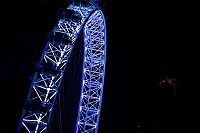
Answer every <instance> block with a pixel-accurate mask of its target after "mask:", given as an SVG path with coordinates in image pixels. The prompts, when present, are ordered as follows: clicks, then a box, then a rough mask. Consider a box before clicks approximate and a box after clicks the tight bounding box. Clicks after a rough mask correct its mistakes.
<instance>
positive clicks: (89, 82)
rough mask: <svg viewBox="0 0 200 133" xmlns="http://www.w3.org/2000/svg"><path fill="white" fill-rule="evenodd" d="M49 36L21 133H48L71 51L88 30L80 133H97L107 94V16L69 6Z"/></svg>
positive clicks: (91, 8)
mask: <svg viewBox="0 0 200 133" xmlns="http://www.w3.org/2000/svg"><path fill="white" fill-rule="evenodd" d="M65 12H66V14H64V15H62V18H61V19H59V20H58V23H57V24H56V25H55V27H54V28H53V30H52V32H51V33H49V36H48V40H47V42H46V47H45V48H44V51H43V54H42V56H41V58H40V60H39V62H38V64H37V65H36V72H35V75H34V77H33V80H32V84H31V87H30V91H29V94H28V97H27V99H26V102H25V107H24V109H23V113H22V117H21V120H20V122H19V127H18V131H17V132H18V133H19V132H22V131H25V132H28V133H45V132H46V131H47V128H48V125H49V122H50V119H51V114H52V112H53V108H54V103H55V101H56V97H57V94H58V93H59V89H60V86H61V84H62V82H63V76H64V74H65V69H66V67H67V64H68V60H69V58H70V55H71V52H72V50H73V47H74V44H75V43H76V39H77V37H78V36H79V33H80V31H81V30H84V46H85V49H84V60H83V74H82V88H81V96H80V104H79V105H80V108H79V111H78V119H77V126H76V133H96V132H97V127H98V121H99V114H100V113H99V112H100V108H101V100H102V94H103V82H104V71H105V58H106V51H105V50H106V28H105V20H104V16H103V13H102V12H101V11H100V10H95V7H94V6H75V5H69V6H68V7H67V8H66V9H65Z"/></svg>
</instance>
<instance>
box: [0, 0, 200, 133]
mask: <svg viewBox="0 0 200 133" xmlns="http://www.w3.org/2000/svg"><path fill="white" fill-rule="evenodd" d="M65 5H66V3H65V2H64V0H63V1H62V0H57V1H56V0H43V1H39V0H35V1H19V0H15V1H14V0H12V1H11V0H8V1H1V2H0V17H1V18H0V33H1V34H0V39H1V42H0V43H1V44H0V46H1V52H0V57H1V59H0V61H1V65H0V81H1V82H0V83H1V87H0V90H1V92H0V94H1V97H0V102H1V106H0V107H1V127H0V128H1V132H5V133H9V132H15V131H16V127H17V124H18V121H19V118H20V114H21V111H22V107H23V103H24V100H25V98H26V95H27V93H28V89H29V85H30V82H31V80H30V79H31V78H30V77H31V75H32V74H33V69H34V65H35V64H36V62H37V60H38V58H39V57H40V55H41V52H42V49H43V47H44V42H45V37H46V35H47V33H48V32H50V31H51V29H52V27H53V25H54V24H55V22H56V18H57V17H56V12H57V10H58V9H60V8H62V7H65ZM104 12H105V14H106V21H107V32H108V37H107V39H108V44H107V47H108V49H107V66H106V77H105V88H104V97H103V104H102V112H101V119H100V125H99V132H100V133H115V132H119V133H179V132H183V131H185V132H189V133H198V132H199V128H198V127H199V125H200V122H199V118H200V115H199V111H200V110H199V94H200V91H199V90H200V84H199V83H200V76H199V75H200V71H199V68H200V53H199V46H198V45H199V42H200V41H199V31H200V30H199V29H200V28H199V24H200V21H199V20H198V19H199V16H200V3H199V2H195V1H190V2H187V1H173V2H172V1H162V2H161V1H160V2H158V1H124V0H121V1H119V0H118V1H114V0H111V1H107V3H106V7H105V10H104ZM162 76H168V77H175V78H176V79H177V92H176V95H175V93H174V91H175V90H174V89H173V88H172V87H170V86H169V87H160V86H159V81H160V78H161V77H162Z"/></svg>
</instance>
